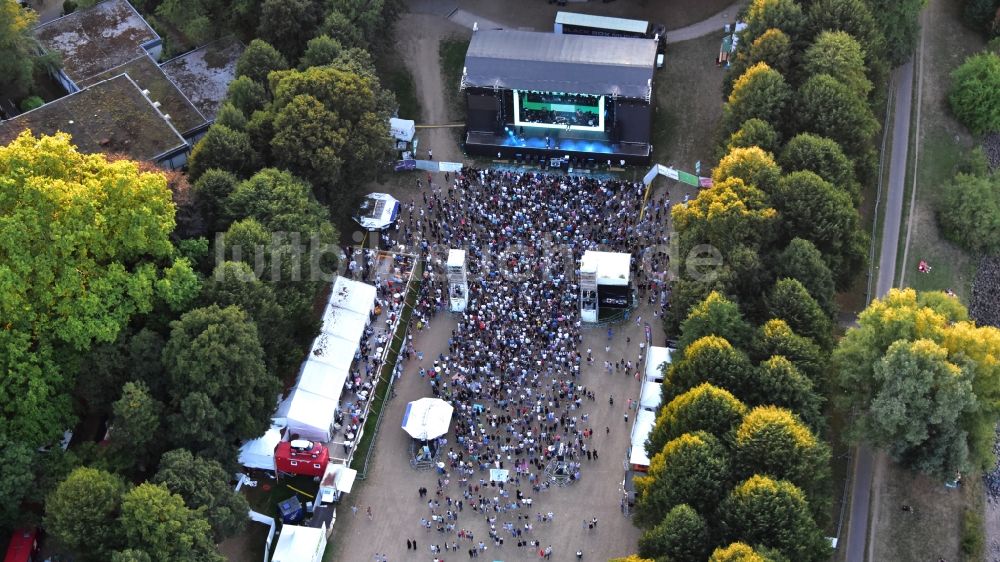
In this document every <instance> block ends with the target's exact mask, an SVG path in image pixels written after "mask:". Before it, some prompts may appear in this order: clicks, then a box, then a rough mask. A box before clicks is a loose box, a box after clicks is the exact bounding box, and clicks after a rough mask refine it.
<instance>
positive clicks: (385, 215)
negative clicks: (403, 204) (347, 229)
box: [354, 193, 399, 230]
mask: <svg viewBox="0 0 1000 562" xmlns="http://www.w3.org/2000/svg"><path fill="white" fill-rule="evenodd" d="M398 216H399V200H398V199H396V198H395V197H393V196H392V195H389V194H388V193H369V194H368V195H366V196H365V198H364V200H363V201H362V202H361V205H360V206H358V211H357V212H356V213H355V214H354V220H355V222H357V223H358V224H360V225H361V226H362V227H363V228H365V229H367V230H385V229H387V228H389V227H390V226H392V224H393V223H395V222H396V218H397V217H398Z"/></svg>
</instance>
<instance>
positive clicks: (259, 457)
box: [239, 426, 281, 470]
mask: <svg viewBox="0 0 1000 562" xmlns="http://www.w3.org/2000/svg"><path fill="white" fill-rule="evenodd" d="M279 442H281V428H280V427H277V426H271V429H268V430H267V432H266V433H264V435H262V436H260V437H258V438H256V439H251V440H249V441H247V442H246V443H243V445H241V446H240V456H239V460H240V464H241V465H243V466H245V467H247V468H257V469H260V470H274V448H275V447H277V446H278V443H279Z"/></svg>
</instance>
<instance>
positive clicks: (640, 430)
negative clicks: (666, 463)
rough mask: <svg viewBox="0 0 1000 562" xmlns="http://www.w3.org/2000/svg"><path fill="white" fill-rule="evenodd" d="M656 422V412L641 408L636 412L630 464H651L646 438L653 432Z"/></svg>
mask: <svg viewBox="0 0 1000 562" xmlns="http://www.w3.org/2000/svg"><path fill="white" fill-rule="evenodd" d="M655 424H656V413H654V412H650V411H649V410H639V411H638V412H636V414H635V425H633V426H632V449H631V452H630V453H629V457H628V462H629V464H633V465H638V466H649V455H647V454H646V439H648V438H649V434H650V433H652V432H653V426H654V425H655Z"/></svg>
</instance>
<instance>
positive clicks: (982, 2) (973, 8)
mask: <svg viewBox="0 0 1000 562" xmlns="http://www.w3.org/2000/svg"><path fill="white" fill-rule="evenodd" d="M998 11H1000V3H998V2H997V0H965V5H964V6H963V7H962V19H964V20H965V24H966V25H968V26H969V27H971V28H972V29H974V30H976V31H979V32H982V33H985V34H986V35H987V36H990V37H992V36H995V35H997V34H998V33H1000V17H998V16H997V12H998Z"/></svg>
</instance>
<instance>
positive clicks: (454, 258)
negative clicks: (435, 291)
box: [448, 250, 465, 267]
mask: <svg viewBox="0 0 1000 562" xmlns="http://www.w3.org/2000/svg"><path fill="white" fill-rule="evenodd" d="M463 265H465V250H448V267H461V266H463Z"/></svg>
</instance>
